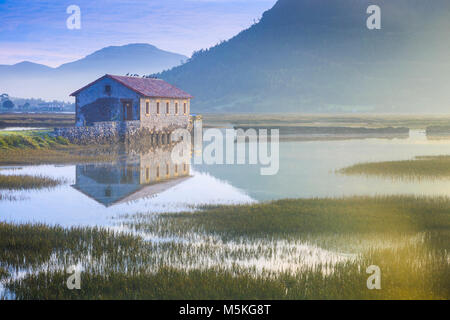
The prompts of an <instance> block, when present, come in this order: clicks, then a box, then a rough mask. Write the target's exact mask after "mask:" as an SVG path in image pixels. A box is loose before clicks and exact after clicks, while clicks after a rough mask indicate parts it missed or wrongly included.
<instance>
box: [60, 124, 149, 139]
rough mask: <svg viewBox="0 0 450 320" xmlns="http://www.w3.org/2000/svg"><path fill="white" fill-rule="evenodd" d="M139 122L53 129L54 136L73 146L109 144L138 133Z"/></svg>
mask: <svg viewBox="0 0 450 320" xmlns="http://www.w3.org/2000/svg"><path fill="white" fill-rule="evenodd" d="M140 128H141V126H140V121H138V120H137V121H126V122H123V121H121V122H113V121H108V122H95V123H94V124H93V125H92V126H85V127H69V128H57V129H55V135H57V136H62V137H64V138H67V139H68V140H69V141H70V142H71V143H75V144H83V145H86V144H109V143H117V142H120V141H123V139H124V138H125V137H126V136H129V135H136V134H137V133H138V132H139V131H140Z"/></svg>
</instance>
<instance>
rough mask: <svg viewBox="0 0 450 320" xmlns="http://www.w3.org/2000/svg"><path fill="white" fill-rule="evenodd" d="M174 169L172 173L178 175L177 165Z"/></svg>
mask: <svg viewBox="0 0 450 320" xmlns="http://www.w3.org/2000/svg"><path fill="white" fill-rule="evenodd" d="M174 169H175V170H174V171H175V174H178V165H177V164H176V165H175V168H174Z"/></svg>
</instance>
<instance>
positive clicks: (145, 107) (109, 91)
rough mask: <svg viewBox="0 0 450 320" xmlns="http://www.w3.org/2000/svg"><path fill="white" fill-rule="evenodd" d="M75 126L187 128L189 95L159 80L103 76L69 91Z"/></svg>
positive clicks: (158, 129) (155, 128)
mask: <svg viewBox="0 0 450 320" xmlns="http://www.w3.org/2000/svg"><path fill="white" fill-rule="evenodd" d="M71 96H74V97H75V113H76V127H103V129H105V127H106V128H109V127H112V128H116V127H121V128H124V127H125V128H128V127H130V128H133V130H139V129H143V128H146V129H148V130H149V131H151V132H154V131H166V132H168V131H171V130H173V129H175V128H180V127H188V125H189V120H190V117H189V113H190V99H191V98H192V96H191V95H190V94H188V93H186V92H184V91H183V90H180V89H178V88H176V87H174V86H172V85H171V84H169V83H167V82H165V81H164V80H161V79H155V78H145V77H143V78H140V77H128V76H115V75H110V74H106V75H104V76H103V77H101V78H99V79H97V80H95V81H94V82H91V83H90V84H88V85H86V86H85V87H83V88H81V89H79V90H77V91H75V92H73V93H72V94H71Z"/></svg>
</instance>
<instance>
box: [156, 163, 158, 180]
mask: <svg viewBox="0 0 450 320" xmlns="http://www.w3.org/2000/svg"><path fill="white" fill-rule="evenodd" d="M156 178H157V179H159V166H157V167H156Z"/></svg>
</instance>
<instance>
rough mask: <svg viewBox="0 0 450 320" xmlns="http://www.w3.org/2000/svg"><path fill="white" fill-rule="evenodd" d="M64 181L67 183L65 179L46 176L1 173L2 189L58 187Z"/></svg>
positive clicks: (0, 185)
mask: <svg viewBox="0 0 450 320" xmlns="http://www.w3.org/2000/svg"><path fill="white" fill-rule="evenodd" d="M63 183H65V180H64V179H53V178H50V177H45V176H31V175H2V174H0V190H29V189H35V190H36V189H44V188H51V187H56V186H58V185H60V184H63Z"/></svg>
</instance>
